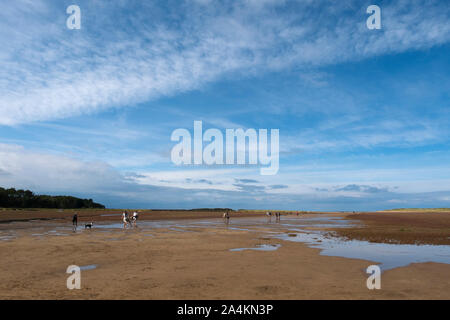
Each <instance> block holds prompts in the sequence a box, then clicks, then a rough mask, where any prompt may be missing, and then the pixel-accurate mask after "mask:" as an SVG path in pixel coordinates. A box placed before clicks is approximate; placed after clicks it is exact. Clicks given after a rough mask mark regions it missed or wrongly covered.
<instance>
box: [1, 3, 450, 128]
mask: <svg viewBox="0 0 450 320" xmlns="http://www.w3.org/2000/svg"><path fill="white" fill-rule="evenodd" d="M364 4H365V2H361V1H352V2H351V3H350V5H349V6H341V5H338V4H336V3H335V2H332V1H330V2H329V3H328V4H324V3H322V2H321V5H320V7H319V6H318V4H317V3H316V2H312V1H306V2H304V1H302V2H291V1H286V2H284V1H282V2H279V1H257V2H255V1H235V2H232V3H228V4H224V3H221V2H215V3H214V5H211V6H204V2H202V1H200V2H199V1H194V2H193V1H187V2H176V3H172V5H173V6H180V8H179V9H183V10H178V11H176V10H174V9H172V8H167V7H165V6H163V5H162V4H158V5H157V4H155V3H151V4H145V3H142V2H135V1H131V2H120V3H116V4H111V3H109V2H106V1H95V2H91V1H89V2H88V1H80V3H79V5H80V6H81V8H82V10H83V11H82V12H83V17H85V20H84V22H83V27H82V30H80V31H79V32H74V31H69V30H66V29H64V28H65V18H66V16H65V15H64V14H63V13H64V12H65V11H64V9H65V8H62V7H61V4H55V3H53V2H50V1H42V0H36V1H32V2H31V1H26V0H21V1H14V2H13V3H8V4H6V3H5V4H2V5H1V7H0V9H1V10H0V11H1V12H2V13H1V19H0V21H1V22H0V30H2V32H0V45H1V47H2V49H1V50H0V52H1V53H0V63H1V65H2V68H1V70H0V88H1V89H0V124H3V125H14V124H18V123H28V122H34V121H44V120H49V119H59V118H66V117H71V116H75V115H80V114H89V113H93V112H99V111H101V110H106V109H109V108H117V107H129V106H132V105H134V104H136V103H139V102H143V101H148V100H152V99H156V98H159V97H162V96H170V95H174V94H177V93H180V92H184V91H188V90H192V89H196V88H199V87H201V86H202V85H204V84H206V83H209V82H211V81H214V80H216V79H219V78H221V77H226V76H227V75H230V74H235V75H238V76H240V77H243V76H250V75H252V74H256V73H261V72H267V71H269V70H281V69H285V68H288V67H292V66H296V67H297V68H299V70H301V69H302V68H304V67H306V66H308V70H310V67H311V66H321V65H327V64H332V63H337V62H343V61H349V60H358V59H364V58H367V57H371V56H374V55H380V54H385V53H392V52H402V51H406V50H410V49H422V48H429V47H431V46H435V45H439V44H442V43H447V42H448V41H449V39H450V22H449V20H448V14H449V8H448V6H447V5H446V4H445V2H440V1H427V2H426V3H423V2H422V1H397V2H395V3H390V4H386V5H384V6H383V30H382V31H380V32H375V33H369V32H368V30H367V29H365V19H366V15H365V11H364V9H365V8H364ZM130 6H131V7H133V8H135V7H137V8H139V9H140V10H134V11H131V10H127V9H129V7H130ZM349 8H354V9H352V10H355V11H354V12H351V13H350V14H349ZM306 9H307V10H306ZM274 10H276V11H277V13H278V14H277V15H273V12H274ZM155 11H157V12H159V13H160V15H159V16H155V15H154V14H152V12H155ZM98 12H102V15H104V16H107V15H110V16H114V17H116V19H115V21H114V23H113V22H112V21H108V20H107V19H105V18H103V19H98V21H96V20H95V19H94V18H95V17H98V16H99V15H97V14H96V13H98ZM181 12H183V13H181ZM319 13H320V14H319ZM149 16H150V17H153V18H155V19H156V21H155V20H153V19H151V18H149ZM419 16H420V19H418V17H419ZM161 17H162V18H161ZM130 21H132V23H130ZM304 77H306V78H309V79H310V80H309V81H312V82H313V83H316V84H321V81H322V80H320V78H317V77H312V76H311V74H310V73H305V75H304Z"/></svg>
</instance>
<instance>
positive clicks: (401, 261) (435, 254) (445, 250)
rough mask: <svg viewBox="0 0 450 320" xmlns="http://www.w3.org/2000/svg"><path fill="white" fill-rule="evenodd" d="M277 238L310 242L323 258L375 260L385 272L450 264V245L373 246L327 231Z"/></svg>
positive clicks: (376, 244) (286, 235)
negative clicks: (413, 265)
mask: <svg viewBox="0 0 450 320" xmlns="http://www.w3.org/2000/svg"><path fill="white" fill-rule="evenodd" d="M275 238H277V239H281V240H286V241H293V242H303V243H307V244H308V245H309V246H310V247H312V248H319V249H322V251H321V252H320V254H321V255H325V256H337V257H344V258H353V259H362V260H369V261H374V262H376V263H377V264H379V265H380V268H381V270H382V271H385V270H389V269H394V268H398V267H404V266H407V265H409V264H411V263H420V262H439V263H447V264H450V246H445V245H408V244H390V243H389V244H388V243H371V242H368V241H359V240H345V239H342V238H338V237H330V236H328V235H327V234H326V233H325V232H320V231H315V232H309V233H297V234H296V236H295V237H293V236H292V234H283V235H278V236H275Z"/></svg>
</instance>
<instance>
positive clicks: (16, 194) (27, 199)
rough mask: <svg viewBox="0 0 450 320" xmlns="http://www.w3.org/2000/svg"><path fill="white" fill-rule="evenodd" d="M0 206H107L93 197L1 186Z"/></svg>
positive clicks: (66, 207)
mask: <svg viewBox="0 0 450 320" xmlns="http://www.w3.org/2000/svg"><path fill="white" fill-rule="evenodd" d="M0 207H3V208H50V209H51V208H54V209H82V208H101V209H104V208H105V206H104V205H102V204H99V203H95V202H94V201H93V200H92V199H79V198H75V197H70V196H47V195H36V194H34V193H33V192H31V191H30V190H16V189H14V188H11V189H5V188H1V187H0Z"/></svg>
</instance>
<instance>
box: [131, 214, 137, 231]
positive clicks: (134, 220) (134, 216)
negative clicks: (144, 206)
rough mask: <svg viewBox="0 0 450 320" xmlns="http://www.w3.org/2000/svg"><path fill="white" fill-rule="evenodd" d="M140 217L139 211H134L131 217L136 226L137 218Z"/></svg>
mask: <svg viewBox="0 0 450 320" xmlns="http://www.w3.org/2000/svg"><path fill="white" fill-rule="evenodd" d="M138 218H139V213H137V212H136V211H135V212H133V217H132V218H131V219H132V221H133V224H134V227H136V223H137V219H138Z"/></svg>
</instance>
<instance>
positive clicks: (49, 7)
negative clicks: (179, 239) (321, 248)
mask: <svg viewBox="0 0 450 320" xmlns="http://www.w3.org/2000/svg"><path fill="white" fill-rule="evenodd" d="M73 4H75V5H78V6H79V7H80V10H81V29H79V30H76V29H75V30H71V29H68V28H67V25H66V20H67V19H68V17H69V14H67V13H66V9H67V7H68V6H69V5H73ZM373 4H375V5H378V6H379V7H380V8H381V29H379V30H377V29H373V30H370V29H368V28H367V26H366V20H367V18H368V17H369V16H370V14H368V13H367V12H366V9H367V7H368V6H369V5H373ZM449 56H450V3H449V2H448V1H445V0H443V1H437V0H436V1H431V0H430V1H416V0H407V1H404V0H399V1H381V0H378V1H356V0H355V1H352V0H349V1H326V0H298V1H288V0H286V1H284V0H235V1H213V0H176V1H174V0H168V1H167V0H164V1H153V0H152V1H138V0H116V1H103V0H95V1H93V0H89V1H84V0H71V1H65V0H64V1H50V0H15V1H7V0H0V66H1V68H0V186H2V187H14V188H23V189H30V190H32V191H34V192H35V193H39V194H52V195H69V194H70V195H74V196H80V197H85V198H93V199H94V200H95V201H97V202H100V203H103V204H105V205H106V206H107V207H110V208H180V209H181V208H204V207H231V208H234V209H239V208H248V209H273V210H276V209H280V210H346V211H353V210H358V211H359V210H381V209H389V208H404V207H450V149H449V146H450V135H449V133H450V99H449V98H450V93H449V92H450V76H449V74H450V59H449ZM194 121H202V123H203V127H204V129H208V128H216V129H219V130H221V131H222V132H225V130H226V129H238V128H243V129H244V130H246V129H249V128H254V129H256V130H258V129H269V130H270V129H278V130H279V132H280V134H279V148H280V153H279V158H280V164H279V170H278V173H277V174H276V175H269V176H266V175H261V174H260V166H255V165H211V166H208V165H199V166H195V165H178V166H177V165H175V164H174V163H173V162H172V160H171V150H172V148H173V147H174V145H175V144H176V143H175V142H173V141H171V139H170V138H171V134H172V132H173V131H174V130H176V129H178V128H185V129H187V130H189V131H190V132H193V126H194Z"/></svg>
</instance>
